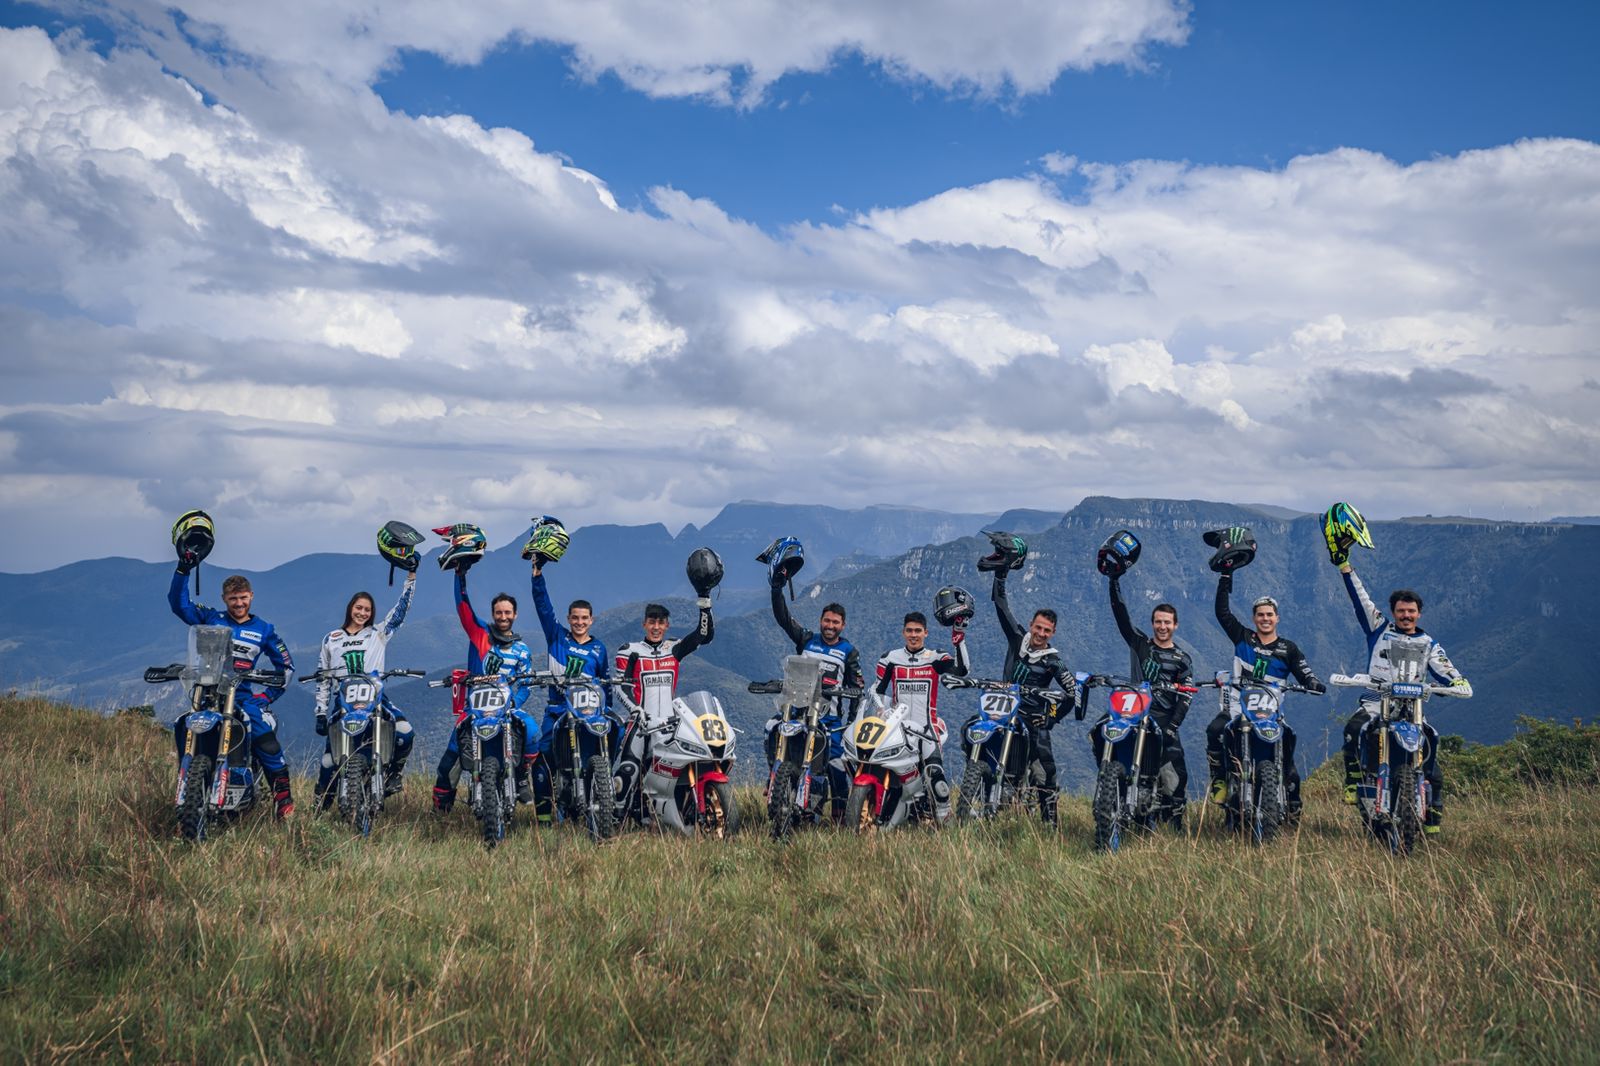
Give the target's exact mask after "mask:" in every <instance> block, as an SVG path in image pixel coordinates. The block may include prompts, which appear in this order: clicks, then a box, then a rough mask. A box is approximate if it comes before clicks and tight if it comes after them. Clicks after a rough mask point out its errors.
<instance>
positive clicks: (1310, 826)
mask: <svg viewBox="0 0 1600 1066" xmlns="http://www.w3.org/2000/svg"><path fill="white" fill-rule="evenodd" d="M113 756H114V757H113ZM0 766H3V767H4V768H5V778H4V780H5V782H6V784H5V788H4V789H3V791H0V1057H3V1058H4V1059H6V1060H18V1061H30V1062H34V1061H36V1062H49V1061H57V1060H68V1059H70V1060H74V1061H81V1060H101V1059H110V1060H121V1059H132V1060H136V1061H178V1062H190V1061H203V1062H238V1061H247V1060H248V1061H278V1062H286V1061H311V1060H316V1061H319V1062H357V1061H381V1062H402V1061H430V1062H431V1061H455V1060H462V1061H472V1062H484V1061H488V1062H497V1061H511V1060H518V1061H527V1060H529V1059H530V1058H540V1059H545V1058H551V1059H553V1058H554V1057H557V1056H559V1057H560V1059H561V1060H563V1061H572V1062H606V1063H628V1062H689V1061H696V1060H704V1061H708V1062H760V1061H779V1062H783V1061H804V1062H817V1061H830V1060H831V1061H857V1060H862V1059H867V1058H869V1057H870V1058H871V1059H873V1060H874V1061H875V1062H880V1063H896V1062H902V1061H928V1062H1016V1061H1024V1062H1034V1061H1059V1060H1075V1059H1088V1060H1094V1061H1106V1062H1125V1061H1152V1060H1153V1061H1173V1062H1180V1061H1181V1062H1194V1061H1222V1062H1240V1061H1245V1060H1253V1061H1265V1062H1276V1061H1286V1060H1288V1061H1317V1060H1339V1061H1377V1062H1392V1061H1398V1062H1446V1061H1486V1060H1503V1061H1507V1062H1527V1061H1534V1062H1562V1063H1566V1062H1574V1061H1600V1046H1597V1045H1600V961H1597V960H1600V897H1597V888H1596V886H1597V885H1600V834H1597V833H1596V831H1595V826H1596V824H1597V822H1600V794H1597V793H1596V791H1594V790H1574V791H1556V792H1545V793H1528V794H1527V795H1525V796H1522V797H1520V798H1510V799H1504V800H1500V801H1497V802H1495V803H1493V804H1489V803H1487V802H1476V801H1471V800H1463V801H1459V802H1457V803H1456V804H1455V805H1454V806H1453V807H1452V809H1451V811H1450V819H1449V823H1448V826H1447V832H1446V834H1445V836H1444V837H1443V838H1442V840H1441V841H1440V842H1439V843H1437V844H1435V845H1434V846H1431V847H1429V848H1427V849H1426V850H1425V851H1424V852H1423V853H1422V854H1420V855H1417V856H1414V857H1413V858H1411V859H1409V860H1402V861H1396V860H1393V859H1391V858H1390V857H1388V856H1387V855H1385V854H1383V853H1381V852H1380V851H1379V850H1378V849H1377V848H1375V847H1373V846H1372V845H1371V844H1369V843H1368V842H1367V841H1365V840H1364V839H1362V837H1361V836H1360V834H1359V833H1358V832H1357V831H1356V829H1357V827H1356V824H1355V819H1354V816H1353V815H1352V814H1351V812H1350V811H1349V809H1347V808H1344V807H1342V806H1339V805H1337V804H1336V802H1335V800H1334V798H1333V795H1332V793H1331V791H1328V790H1327V789H1326V787H1325V786H1321V785H1319V784H1318V783H1317V782H1315V781H1313V782H1311V783H1308V785H1307V791H1308V795H1307V815H1306V818H1305V821H1304V825H1303V827H1302V828H1301V830H1300V831H1299V833H1298V834H1295V835H1293V836H1291V837H1288V838H1286V839H1284V840H1283V841H1281V842H1280V843H1279V844H1277V845H1275V846H1273V847H1272V848H1270V849H1267V850H1258V849H1253V848H1250V847H1247V846H1244V845H1242V844H1240V843H1239V842H1236V841H1234V840H1231V839H1226V838H1224V837H1223V836H1222V835H1221V834H1220V831H1219V830H1218V828H1217V819H1216V818H1215V817H1214V816H1208V819H1207V821H1208V822H1209V823H1210V824H1208V825H1206V826H1205V827H1204V828H1203V829H1202V830H1201V831H1200V832H1199V833H1198V834H1197V835H1190V836H1184V837H1175V836H1163V837H1159V838H1154V839H1150V840H1145V841H1138V842H1135V843H1134V844H1132V845H1130V846H1128V847H1125V849H1124V850H1123V851H1122V852H1121V853H1119V854H1116V855H1112V856H1104V855H1095V854H1093V853H1092V852H1091V851H1090V848H1089V836H1090V825H1089V818H1088V811H1087V801H1085V800H1081V799H1077V800H1073V801H1071V802H1069V803H1066V804H1064V805H1063V809H1064V812H1065V817H1064V824H1063V826H1062V828H1061V831H1060V833H1059V834H1054V833H1045V832H1043V831H1041V830H1040V829H1039V828H1037V827H1036V826H1035V825H1034V824H1031V823H1024V822H1022V821H1019V820H1013V821H1008V822H1002V823H1001V824H999V825H997V826H995V827H993V828H990V829H986V830H977V831H966V830H962V831H945V832H941V833H933V832H928V831H913V832H905V833H902V834H899V835H897V836H891V837H888V838H885V839H878V840H858V839H856V838H854V837H850V836H845V835H841V834H836V833H833V832H825V833H815V834H810V835H807V836H803V837H801V838H800V839H797V840H796V841H795V842H794V843H792V844H790V845H788V846H784V847H779V846H776V845H774V844H772V843H771V842H770V841H769V840H768V839H766V836H765V819H764V817H762V816H761V815H760V814H759V813H758V811H757V809H756V808H757V807H758V806H759V796H758V795H755V794H749V795H745V796H743V797H742V802H743V803H744V804H745V806H746V809H745V812H744V813H745V817H746V823H747V826H750V827H752V829H751V831H749V832H746V833H743V834H741V835H740V837H739V838H738V839H736V840H734V841H732V842H730V843H727V844H724V845H711V844H701V843H695V842H691V841H685V840H680V839H662V838H658V837H654V836H649V835H642V834H635V835H631V836H627V837H624V838H623V839H620V840H618V841H616V842H613V843H612V844H610V845H608V846H606V847H604V848H595V847H594V846H592V845H591V844H589V843H588V842H587V841H586V840H585V839H582V838H580V837H579V836H578V835H577V834H575V833H572V832H568V831H565V830H560V831H556V832H549V831H546V832H543V833H533V832H529V831H528V830H527V829H526V828H525V827H523V828H519V831H518V833H517V835H516V836H515V837H514V838H513V839H511V840H509V841H508V842H507V843H506V844H505V845H504V846H503V847H502V848H501V849H500V850H499V851H498V852H496V853H494V854H486V853H485V852H484V850H483V849H482V848H481V847H480V846H479V845H478V844H477V843H476V842H475V839H474V833H473V830H472V827H471V826H469V824H468V820H467V815H466V814H465V813H463V812H458V813H457V814H455V815H454V816H452V817H450V818H448V819H445V820H442V821H440V820H436V819H435V818H434V817H433V816H432V815H431V814H430V813H428V812H427V811H426V809H425V804H426V801H427V800H426V787H425V786H426V782H425V781H422V780H413V781H411V782H409V784H408V789H407V792H406V794H405V795H404V797H403V799H402V801H401V802H400V803H399V805H398V807H391V810H390V812H389V813H388V814H386V815H385V816H384V819H383V821H382V822H381V824H380V826H379V828H378V829H377V830H376V831H375V832H374V835H373V837H372V839H370V840H367V841H361V840H357V839H353V838H352V837H351V836H350V834H349V833H348V832H347V831H345V830H343V829H342V828H340V827H339V826H338V825H337V824H334V823H332V822H329V821H325V820H321V819H317V818H308V817H304V815H302V817H301V818H300V819H299V820H298V821H296V822H294V823H293V824H292V825H290V826H287V827H280V826H278V825H275V824H273V823H272V821H271V819H270V817H268V816H267V815H266V814H265V812H264V811H258V812H257V813H256V814H254V815H252V817H251V818H250V819H249V820H248V821H247V822H246V823H245V824H243V825H240V826H238V827H235V828H234V829H231V830H229V831H227V832H225V833H223V834H222V835H221V836H219V837H218V838H216V839H215V840H213V841H210V842H208V843H207V844H205V845H204V846H202V847H194V846H190V845H187V844H185V843H184V842H182V841H180V840H177V839H174V837H173V836H172V816H171V812H170V810H169V808H168V802H169V799H168V797H169V791H170V788H171V782H172V773H173V771H172V755H171V741H170V735H169V734H167V733H165V732H163V731H160V730H158V729H156V728H153V727H152V726H151V724H150V723H149V722H148V721H146V720H139V719H132V718H120V719H103V718H97V717H94V716H91V715H88V714H83V713H80V712H76V711H68V710H64V709H63V708H60V707H58V706H55V705H51V704H45V703H37V702H31V701H25V700H17V699H0ZM300 788H301V789H302V793H301V796H302V799H303V797H304V796H305V795H306V792H305V791H304V790H305V789H306V785H305V783H304V782H302V783H300ZM303 806H304V804H303ZM1197 811H1198V807H1196V808H1193V809H1192V811H1191V821H1193V814H1194V812H1197Z"/></svg>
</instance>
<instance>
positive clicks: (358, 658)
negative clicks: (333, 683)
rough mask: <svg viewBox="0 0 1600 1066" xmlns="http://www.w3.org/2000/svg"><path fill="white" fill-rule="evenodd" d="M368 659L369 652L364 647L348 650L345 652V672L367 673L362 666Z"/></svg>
mask: <svg viewBox="0 0 1600 1066" xmlns="http://www.w3.org/2000/svg"><path fill="white" fill-rule="evenodd" d="M366 659H367V653H366V651H365V650H364V649H361V648H357V649H356V650H355V651H347V652H345V653H344V672H345V673H347V674H361V673H365V672H366V671H364V670H362V668H361V667H362V664H363V663H365V662H366Z"/></svg>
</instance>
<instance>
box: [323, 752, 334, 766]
mask: <svg viewBox="0 0 1600 1066" xmlns="http://www.w3.org/2000/svg"><path fill="white" fill-rule="evenodd" d="M322 768H323V769H324V770H332V769H333V754H332V753H331V752H326V751H325V752H323V753H322Z"/></svg>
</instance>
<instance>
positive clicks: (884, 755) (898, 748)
mask: <svg viewBox="0 0 1600 1066" xmlns="http://www.w3.org/2000/svg"><path fill="white" fill-rule="evenodd" d="M905 753H906V746H905V745H904V744H896V745H895V746H894V747H892V748H884V749H883V750H882V751H880V752H878V758H880V759H894V758H898V757H899V756H901V755H904V754H905Z"/></svg>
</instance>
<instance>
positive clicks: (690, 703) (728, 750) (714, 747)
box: [677, 691, 734, 759]
mask: <svg viewBox="0 0 1600 1066" xmlns="http://www.w3.org/2000/svg"><path fill="white" fill-rule="evenodd" d="M677 703H678V704H679V705H680V707H679V710H678V731H679V733H680V734H681V733H682V732H683V731H684V730H685V728H687V729H688V730H689V731H690V732H692V733H693V739H695V740H698V741H700V742H701V743H703V744H704V745H705V746H706V748H707V750H709V751H710V753H711V757H712V758H714V759H727V758H732V756H733V744H734V733H733V727H732V726H730V725H729V724H728V720H727V718H726V717H725V716H724V715H723V713H722V702H721V701H720V700H718V699H717V698H716V697H715V696H713V695H712V694H711V693H709V692H704V691H702V692H691V693H689V694H688V695H687V696H684V697H682V698H680V699H679V700H677Z"/></svg>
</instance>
